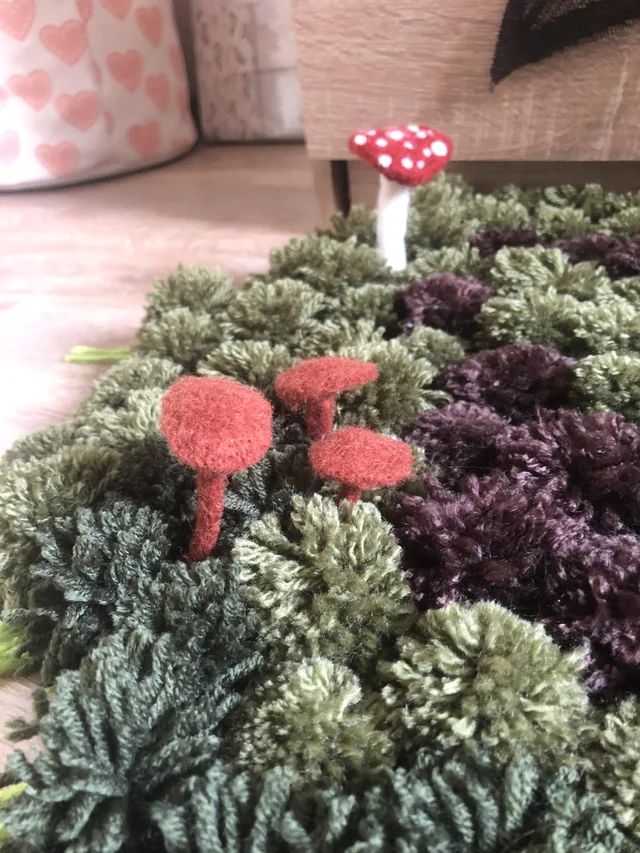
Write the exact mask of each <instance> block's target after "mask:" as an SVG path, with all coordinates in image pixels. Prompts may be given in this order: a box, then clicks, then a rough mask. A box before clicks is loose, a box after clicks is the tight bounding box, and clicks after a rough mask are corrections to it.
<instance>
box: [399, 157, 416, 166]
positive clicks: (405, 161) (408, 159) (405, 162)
mask: <svg viewBox="0 0 640 853" xmlns="http://www.w3.org/2000/svg"><path fill="white" fill-rule="evenodd" d="M400 162H401V163H402V165H403V166H404V168H405V169H413V160H412V159H411V157H403V158H402V160H401V161H400Z"/></svg>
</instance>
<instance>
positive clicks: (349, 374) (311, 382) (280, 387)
mask: <svg viewBox="0 0 640 853" xmlns="http://www.w3.org/2000/svg"><path fill="white" fill-rule="evenodd" d="M377 378H378V368H377V366H376V365H375V364H373V363H372V362H370V361H357V360H356V359H353V358H342V357H341V356H337V355H324V356H320V358H308V359H307V360H306V361H301V362H300V364H296V365H295V366H294V367H290V368H289V370H285V371H284V373H281V374H280V375H279V376H278V378H277V379H276V383H275V389H276V394H277V395H278V397H279V398H280V399H281V400H282V402H283V403H284V404H285V405H286V406H288V407H289V408H290V409H294V410H295V409H300V408H302V406H304V404H305V403H306V402H307V401H308V400H317V399H320V398H321V397H330V396H332V395H334V394H339V393H340V392H341V391H348V390H350V389H351V388H359V387H360V385H366V383H367V382H373V381H374V379H377Z"/></svg>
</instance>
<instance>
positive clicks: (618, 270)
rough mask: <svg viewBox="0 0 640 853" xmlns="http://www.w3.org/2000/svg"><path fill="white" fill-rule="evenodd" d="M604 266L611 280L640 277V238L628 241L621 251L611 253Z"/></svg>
mask: <svg viewBox="0 0 640 853" xmlns="http://www.w3.org/2000/svg"><path fill="white" fill-rule="evenodd" d="M604 265H605V267H606V269H607V272H608V273H609V275H610V276H611V278H627V277H631V276H636V275H640V236H636V237H633V238H632V239H631V240H627V241H626V243H623V244H622V246H621V247H620V248H619V249H616V250H615V251H613V252H611V254H609V255H608V256H607V259H606V260H605V264H604Z"/></svg>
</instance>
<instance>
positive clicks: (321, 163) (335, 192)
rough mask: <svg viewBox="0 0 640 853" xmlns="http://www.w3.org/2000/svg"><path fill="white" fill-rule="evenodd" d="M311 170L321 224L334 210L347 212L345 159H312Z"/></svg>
mask: <svg viewBox="0 0 640 853" xmlns="http://www.w3.org/2000/svg"><path fill="white" fill-rule="evenodd" d="M311 171H312V174H313V183H314V186H315V191H316V199H317V202H318V208H319V211H320V218H321V222H322V224H323V225H325V224H326V223H328V221H329V218H330V216H331V215H332V214H333V213H335V212H336V210H339V211H341V212H342V213H348V211H349V207H350V206H351V199H350V193H349V171H348V167H347V161H346V160H312V161H311Z"/></svg>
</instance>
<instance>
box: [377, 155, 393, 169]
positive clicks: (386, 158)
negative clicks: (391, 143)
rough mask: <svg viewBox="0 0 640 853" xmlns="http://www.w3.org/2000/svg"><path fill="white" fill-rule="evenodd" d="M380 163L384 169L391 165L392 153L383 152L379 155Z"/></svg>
mask: <svg viewBox="0 0 640 853" xmlns="http://www.w3.org/2000/svg"><path fill="white" fill-rule="evenodd" d="M378 165H379V166H382V168H383V169H386V168H387V167H388V166H390V165H391V155H390V154H381V155H380V156H379V157H378Z"/></svg>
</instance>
